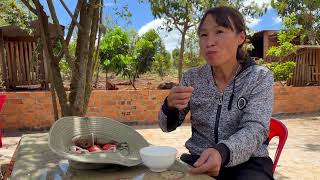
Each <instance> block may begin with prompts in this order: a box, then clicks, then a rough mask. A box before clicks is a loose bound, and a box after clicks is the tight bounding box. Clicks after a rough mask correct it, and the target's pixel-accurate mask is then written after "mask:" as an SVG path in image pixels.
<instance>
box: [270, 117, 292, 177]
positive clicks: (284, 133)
mask: <svg viewBox="0 0 320 180" xmlns="http://www.w3.org/2000/svg"><path fill="white" fill-rule="evenodd" d="M275 136H278V137H279V142H278V147H277V151H276V153H275V155H274V160H273V166H272V172H273V173H274V171H275V169H276V167H277V163H278V160H279V157H280V154H281V151H282V149H283V146H284V144H285V143H286V140H287V137H288V129H287V127H286V126H285V125H284V124H283V123H282V122H281V121H280V120H278V119H275V118H271V119H270V131H269V137H268V141H269V142H270V141H271V139H272V138H273V137H275Z"/></svg>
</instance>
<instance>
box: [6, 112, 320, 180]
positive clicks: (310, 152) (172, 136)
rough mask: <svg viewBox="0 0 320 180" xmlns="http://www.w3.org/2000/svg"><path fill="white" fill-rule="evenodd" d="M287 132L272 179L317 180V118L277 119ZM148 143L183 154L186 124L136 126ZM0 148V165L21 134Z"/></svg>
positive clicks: (273, 146)
mask: <svg viewBox="0 0 320 180" xmlns="http://www.w3.org/2000/svg"><path fill="white" fill-rule="evenodd" d="M278 118H279V119H281V120H282V121H283V122H284V123H285V125H286V126H287V128H288V130H289V137H288V140H287V143H286V145H285V147H284V150H283V152H282V154H281V157H280V160H279V162H278V167H277V169H276V173H275V179H279V180H286V179H303V180H320V140H319V139H320V130H319V127H320V115H318V114H313V115H295V116H284V117H278ZM136 129H137V131H138V132H139V133H141V134H142V135H143V136H144V137H145V138H146V139H147V140H148V141H149V142H150V143H152V144H155V145H169V146H174V147H176V148H177V149H178V152H179V155H180V154H181V153H183V152H187V150H186V149H185V147H184V146H183V145H184V142H185V141H186V140H187V139H188V137H190V135H191V129H190V126H189V125H184V126H182V127H179V128H178V129H177V130H176V131H174V132H171V133H163V132H162V131H161V130H160V129H159V128H158V127H157V126H147V127H137V128H136ZM5 136H6V137H4V138H3V144H4V146H3V148H0V164H1V165H2V166H3V168H5V164H8V163H9V162H10V159H11V156H12V154H13V152H14V150H15V148H16V145H17V143H18V141H19V139H20V136H21V133H10V134H8V133H7V134H5ZM276 143H277V139H274V140H272V142H271V143H270V146H269V147H270V156H271V157H273V156H274V153H275V149H276Z"/></svg>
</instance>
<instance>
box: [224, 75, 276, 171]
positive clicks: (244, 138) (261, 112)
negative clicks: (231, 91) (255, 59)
mask: <svg viewBox="0 0 320 180" xmlns="http://www.w3.org/2000/svg"><path fill="white" fill-rule="evenodd" d="M261 76H262V77H261V78H260V80H258V81H257V83H256V85H255V87H254V88H253V90H252V91H251V93H250V95H249V96H248V99H247V101H248V102H247V105H246V107H245V108H244V109H243V111H244V114H243V117H242V119H241V120H240V124H239V127H238V129H239V130H238V131H237V132H236V133H235V134H233V135H232V136H230V137H229V138H228V139H227V140H222V141H220V142H219V143H223V144H225V145H226V146H227V147H228V148H229V150H230V154H229V162H228V163H227V165H226V167H230V166H235V165H238V164H240V163H243V162H245V161H247V160H249V158H250V157H251V156H252V155H253V153H254V152H255V151H256V150H257V149H258V148H259V147H260V146H261V145H262V144H263V142H264V141H266V139H267V137H268V133H269V124H270V117H271V113H272V108H273V82H274V80H273V76H272V72H271V71H267V73H264V74H263V75H261Z"/></svg>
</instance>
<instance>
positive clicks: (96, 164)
mask: <svg viewBox="0 0 320 180" xmlns="http://www.w3.org/2000/svg"><path fill="white" fill-rule="evenodd" d="M91 133H93V134H94V136H95V137H97V138H98V137H100V138H103V139H104V140H106V141H108V140H113V141H116V142H125V143H127V145H128V148H127V149H126V151H120V150H117V151H116V152H106V151H100V152H94V153H82V154H77V153H74V152H72V151H71V150H70V147H71V146H73V145H74V139H75V138H79V137H86V136H88V135H90V134H91ZM48 143H49V147H50V149H51V150H52V151H53V152H54V153H56V154H57V155H59V156H61V157H63V158H66V159H68V160H69V162H70V164H71V166H73V167H75V168H78V169H95V168H100V167H104V166H110V165H122V166H128V167H129V166H135V165H138V164H140V163H141V158H140V155H139V150H140V149H141V148H143V147H146V146H149V143H148V142H147V141H146V140H145V139H144V138H143V136H141V135H140V134H139V133H138V132H137V131H135V130H134V129H133V128H131V127H130V126H127V125H125V124H123V123H120V122H118V121H114V120H112V119H109V118H101V117H75V116H72V117H63V118H61V119H59V120H58V121H56V122H55V123H54V125H53V126H52V127H51V129H50V132H49V142H48Z"/></svg>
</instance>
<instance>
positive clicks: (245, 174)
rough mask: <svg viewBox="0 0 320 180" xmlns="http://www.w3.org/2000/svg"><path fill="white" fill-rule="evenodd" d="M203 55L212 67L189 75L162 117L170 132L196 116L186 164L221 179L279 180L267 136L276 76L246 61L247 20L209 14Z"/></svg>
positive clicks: (222, 11) (202, 30) (229, 11)
mask: <svg viewBox="0 0 320 180" xmlns="http://www.w3.org/2000/svg"><path fill="white" fill-rule="evenodd" d="M198 36H199V45H200V53H201V55H202V56H203V57H204V59H205V60H206V62H207V64H206V65H204V66H201V67H196V68H192V69H190V70H188V71H187V72H186V73H184V74H183V77H182V80H181V82H180V86H178V87H175V88H173V89H172V90H171V91H170V93H169V95H168V96H167V97H166V99H165V101H164V104H163V106H162V108H161V111H160V113H159V125H160V127H161V129H162V130H163V131H165V132H170V131H173V130H175V129H176V128H177V127H178V126H180V125H181V124H182V122H183V121H184V119H185V116H186V114H187V113H188V112H189V111H190V113H191V128H192V136H191V138H190V139H189V140H188V141H187V142H186V144H185V145H186V148H187V149H188V150H189V152H190V154H183V155H182V156H181V157H180V159H181V160H183V161H185V162H187V163H188V164H190V165H192V166H193V168H192V169H191V170H190V171H191V172H192V173H206V174H208V175H210V176H215V177H216V178H218V179H237V180H242V179H246V180H253V179H258V180H265V179H273V175H272V160H271V159H270V157H269V155H268V150H267V146H268V144H267V137H268V132H269V120H270V116H271V113H272V106H273V88H272V87H273V76H272V73H271V71H269V70H268V69H267V68H265V67H262V66H259V65H256V64H255V63H254V61H253V60H252V59H251V58H248V57H246V56H245V54H244V53H243V51H242V49H241V48H242V45H243V44H244V42H245V39H246V33H245V22H244V19H243V17H242V15H241V14H240V13H239V12H238V11H237V10H235V9H233V8H230V7H216V8H211V9H209V10H208V11H207V12H206V13H205V14H204V16H203V18H202V19H201V22H200V25H199V28H198Z"/></svg>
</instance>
